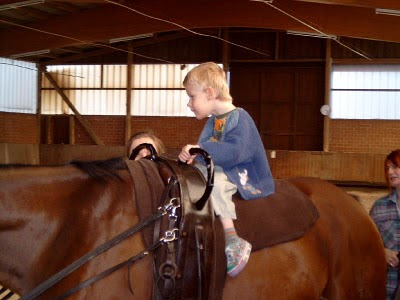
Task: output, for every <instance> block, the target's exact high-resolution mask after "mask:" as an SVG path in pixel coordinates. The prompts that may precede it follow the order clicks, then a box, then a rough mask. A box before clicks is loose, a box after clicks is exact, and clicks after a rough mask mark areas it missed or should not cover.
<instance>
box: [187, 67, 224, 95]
mask: <svg viewBox="0 0 400 300" xmlns="http://www.w3.org/2000/svg"><path fill="white" fill-rule="evenodd" d="M188 83H195V84H198V85H199V86H201V87H202V88H203V89H205V88H208V87H211V88H213V89H214V91H215V93H216V98H217V99H219V100H221V101H232V96H231V95H230V93H229V87H228V82H227V81H226V75H225V72H224V70H222V68H221V67H220V66H218V65H217V64H216V63H213V62H206V63H202V64H201V65H198V66H197V67H194V68H193V69H192V70H190V71H189V73H187V75H186V76H185V79H184V80H183V86H184V87H186V85H187V84H188Z"/></svg>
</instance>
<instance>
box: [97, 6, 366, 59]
mask: <svg viewBox="0 0 400 300" xmlns="http://www.w3.org/2000/svg"><path fill="white" fill-rule="evenodd" d="M105 1H107V0H105ZM249 1H252V2H261V3H264V4H266V5H269V6H270V7H272V8H274V9H276V10H277V11H279V12H281V13H283V14H284V15H286V16H288V17H290V18H292V19H294V20H296V21H297V22H299V23H301V24H303V25H305V26H307V27H309V28H311V29H312V30H314V31H316V32H317V33H319V34H321V35H323V36H324V37H326V38H328V39H331V40H334V41H335V42H336V43H338V44H339V45H341V46H343V47H345V48H347V49H349V50H350V51H353V52H354V53H356V54H358V55H360V56H362V57H364V58H366V59H368V60H371V58H369V57H368V56H367V55H365V54H363V53H361V52H360V51H357V50H355V49H353V48H351V47H350V46H347V45H345V44H343V42H341V41H339V39H338V37H331V36H329V35H328V34H326V33H324V32H322V31H321V30H319V29H317V28H316V27H314V26H311V25H310V24H309V23H311V22H309V21H308V23H307V22H304V21H302V20H300V19H299V18H297V17H295V16H294V15H292V14H290V13H288V12H286V11H284V10H283V9H281V8H279V7H277V6H275V5H274V4H273V3H272V2H273V0H249Z"/></svg>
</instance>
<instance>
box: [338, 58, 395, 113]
mask: <svg viewBox="0 0 400 300" xmlns="http://www.w3.org/2000/svg"><path fill="white" fill-rule="evenodd" d="M331 106H332V112H331V118H332V119H381V120H400V65H334V66H333V73H332V86H331Z"/></svg>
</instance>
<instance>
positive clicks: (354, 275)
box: [224, 178, 386, 299]
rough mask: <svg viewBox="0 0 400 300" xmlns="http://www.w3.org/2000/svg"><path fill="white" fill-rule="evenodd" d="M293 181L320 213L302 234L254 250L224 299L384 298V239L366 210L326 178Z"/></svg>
mask: <svg viewBox="0 0 400 300" xmlns="http://www.w3.org/2000/svg"><path fill="white" fill-rule="evenodd" d="M289 181H290V182H291V183H292V184H294V185H295V186H296V187H297V188H299V189H300V190H301V191H303V192H304V193H305V194H306V195H307V196H308V197H309V198H310V199H311V200H312V201H313V203H314V204H315V206H316V207H317V209H318V212H319V215H320V218H319V219H318V220H317V222H316V223H315V225H314V226H313V227H311V228H310V229H309V230H308V231H307V232H306V234H305V235H304V236H303V237H301V238H299V239H297V240H294V241H291V242H287V243H283V244H278V245H275V246H272V247H268V248H265V249H263V250H260V251H256V252H253V253H252V255H251V256H250V260H249V263H248V265H247V266H246V268H245V269H244V270H243V271H242V273H241V274H240V275H239V276H238V277H236V278H228V279H227V282H226V285H225V289H224V299H232V298H233V299H239V298H240V297H247V298H251V299H266V298H267V299H320V297H324V298H327V299H384V298H385V278H386V264H385V257H384V250H383V244H382V242H381V239H380V236H379V233H378V231H377V229H376V227H375V225H374V224H373V222H372V221H371V219H370V218H369V216H368V213H367V212H366V211H365V209H364V208H363V207H362V206H361V205H360V204H359V203H358V202H357V201H356V200H355V199H354V198H352V197H351V196H349V195H348V194H347V193H345V192H344V191H343V190H341V189H339V188H338V187H336V186H334V185H333V184H330V183H328V182H326V181H323V180H320V179H316V178H293V179H290V180H289ZM265 230H268V228H265Z"/></svg>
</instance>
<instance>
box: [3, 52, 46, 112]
mask: <svg viewBox="0 0 400 300" xmlns="http://www.w3.org/2000/svg"><path fill="white" fill-rule="evenodd" d="M37 80H38V72H37V68H36V65H35V64H33V63H28V62H24V61H18V60H13V59H8V58H2V57H0V111H5V112H17V113H29V114H35V113H36V107H37V84H38V83H37Z"/></svg>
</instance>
